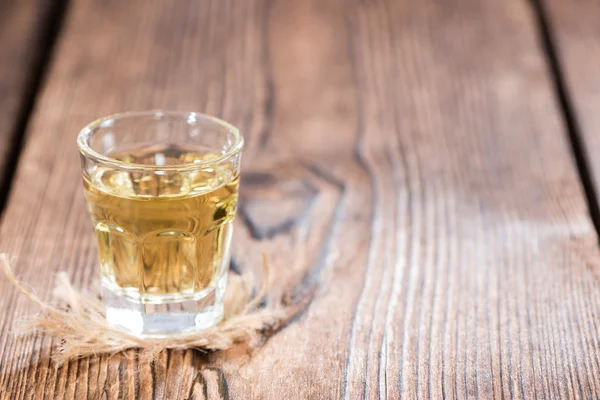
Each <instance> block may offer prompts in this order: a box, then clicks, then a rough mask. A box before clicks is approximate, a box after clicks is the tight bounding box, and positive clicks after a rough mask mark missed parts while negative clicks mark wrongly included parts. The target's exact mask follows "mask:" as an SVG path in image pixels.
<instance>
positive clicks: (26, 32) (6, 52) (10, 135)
mask: <svg viewBox="0 0 600 400" xmlns="http://www.w3.org/2000/svg"><path fill="white" fill-rule="evenodd" d="M56 3H57V2H55V3H53V2H52V1H51V0H43V1H42V0H3V1H2V2H0V186H1V185H5V184H8V182H5V180H6V178H7V177H6V176H5V174H6V172H7V171H5V169H6V167H7V163H8V164H10V162H11V161H10V158H12V157H13V156H14V154H13V151H14V150H13V148H12V147H13V146H14V144H15V142H16V141H17V137H18V135H20V134H21V132H20V130H22V126H20V125H21V123H22V120H23V113H24V112H26V110H25V109H26V108H27V107H29V104H28V103H29V102H30V97H31V96H33V95H34V94H35V93H32V92H33V91H34V90H35V87H34V86H35V84H36V81H37V80H38V77H37V74H38V70H39V67H38V64H39V63H40V62H41V61H42V58H43V52H44V50H45V49H44V47H45V46H47V45H49V44H50V43H49V41H48V40H47V38H48V36H49V34H50V32H49V30H48V27H49V26H50V25H52V23H53V21H52V19H53V18H55V17H57V15H55V13H54V12H53V11H54V9H55V7H56ZM16 151H17V152H18V149H17V150H16ZM11 167H12V166H11V165H9V166H8V168H11ZM2 192H3V188H2V187H0V193H2Z"/></svg>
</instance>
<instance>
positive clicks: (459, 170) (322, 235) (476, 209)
mask: <svg viewBox="0 0 600 400" xmlns="http://www.w3.org/2000/svg"><path fill="white" fill-rule="evenodd" d="M49 77H50V78H49V81H48V84H47V86H46V88H45V90H44V92H43V95H42V96H41V98H40V101H39V106H38V108H37V110H36V113H35V115H34V117H33V120H32V121H31V125H30V131H29V135H31V136H30V137H31V140H29V141H28V143H27V146H26V148H25V151H24V153H23V156H22V162H21V163H20V165H19V170H18V174H17V181H16V184H15V188H14V191H13V192H12V197H11V199H10V203H9V207H8V210H7V213H6V216H5V220H4V221H3V224H2V230H1V236H0V240H1V246H2V249H4V250H5V251H8V252H9V253H10V254H11V256H12V257H13V258H14V260H15V266H16V268H17V271H18V273H19V275H20V276H21V278H22V279H23V280H25V281H27V282H31V283H32V285H33V286H34V287H35V288H36V290H37V292H38V293H39V294H40V295H48V294H49V292H50V290H51V287H52V283H51V279H50V277H51V276H52V274H53V273H54V272H55V271H58V270H66V271H68V272H69V273H70V274H71V276H72V278H73V280H74V281H75V282H76V283H77V284H79V285H82V286H85V285H88V284H89V282H90V280H91V279H93V277H95V276H96V274H97V270H96V264H97V261H96V254H95V246H94V240H93V234H92V231H91V225H90V223H89V221H88V217H87V215H86V213H85V206H84V202H83V198H82V196H81V188H80V184H81V183H80V179H79V165H78V155H77V152H76V149H75V145H74V138H75V134H76V132H77V130H78V128H79V127H81V126H82V125H83V124H84V123H85V122H87V121H88V120H91V119H93V118H95V117H97V116H99V115H103V114H107V113H111V112H115V111H121V110H124V109H145V108H157V107H161V108H177V109H183V110H186V109H192V110H202V111H206V112H209V113H213V114H217V115H220V116H223V117H224V118H226V119H228V120H230V121H231V122H233V123H234V124H237V125H238V126H240V127H241V128H242V130H243V131H244V132H245V134H246V136H247V139H248V146H247V149H246V153H245V158H244V169H245V175H244V177H243V179H244V178H246V179H247V185H246V187H244V193H243V196H244V203H243V207H242V208H243V209H244V211H243V216H244V218H239V219H238V221H237V222H236V224H237V226H236V236H235V259H236V265H237V266H238V267H239V268H241V269H244V268H252V267H253V266H255V265H259V263H260V250H261V249H265V250H267V252H268V253H269V254H270V257H271V261H272V264H273V265H274V266H275V267H276V272H277V274H276V276H275V277H274V279H278V280H280V281H281V282H284V283H286V284H287V285H288V287H289V288H290V289H289V294H290V299H291V301H293V300H294V295H300V294H301V293H303V292H304V291H306V290H309V289H310V287H312V285H313V284H314V283H315V282H319V283H320V287H319V288H320V289H319V292H318V294H317V297H316V299H315V300H314V301H313V303H312V304H311V305H310V307H309V309H307V310H306V311H305V312H304V313H303V314H302V315H301V316H299V317H298V318H297V319H295V320H294V321H292V322H291V323H290V324H289V325H288V326H287V327H285V328H284V329H283V330H282V331H281V332H279V333H278V334H276V335H275V336H273V337H271V338H270V339H269V340H268V341H267V342H266V343H265V346H264V347H263V348H261V349H260V350H259V351H257V352H254V353H252V354H250V353H249V352H248V351H247V349H245V348H242V347H240V348H236V349H234V350H232V351H229V352H227V353H225V354H213V355H202V354H198V353H196V352H193V351H186V352H166V353H164V354H161V356H160V357H159V359H158V360H156V361H155V362H153V363H140V362H139V361H138V356H137V355H136V352H135V351H130V352H128V353H127V354H125V355H115V356H112V357H109V356H99V357H93V358H89V359H82V360H76V361H73V362H71V363H69V364H68V365H65V366H62V367H60V368H57V367H56V366H54V365H53V364H52V363H51V362H50V361H49V354H50V351H51V349H50V345H51V340H50V339H48V338H43V337H33V338H21V339H16V338H13V337H12V336H10V334H9V330H10V327H11V326H12V324H13V322H14V321H15V320H16V319H17V318H18V317H19V316H21V315H24V314H26V313H30V312H32V311H33V309H32V308H31V307H30V306H29V305H28V304H27V302H26V301H25V300H23V299H20V298H18V297H17V296H16V295H15V294H14V293H13V291H12V290H11V289H10V287H9V285H8V284H7V283H6V282H3V281H2V282H0V293H2V296H1V297H0V301H1V302H2V308H0V309H1V310H2V312H0V323H1V324H2V326H3V327H4V330H3V333H2V336H0V360H2V362H1V364H0V393H1V394H2V396H1V397H2V398H11V399H12V398H28V397H34V398H41V397H43V396H46V397H47V398H85V397H86V396H88V397H89V398H94V399H95V398H109V399H113V398H114V399H117V398H135V397H139V398H157V399H162V398H165V399H167V398H169V399H173V398H194V399H200V398H227V397H230V398H236V399H238V398H240V399H246V398H256V399H263V398H264V399H298V398H324V399H326V398H352V399H354V398H377V397H383V398H398V397H399V396H400V395H404V397H405V398H441V397H443V396H444V397H446V398H467V397H472V398H477V397H479V398H513V397H514V398H598V397H600V382H599V377H600V366H599V364H600V362H599V361H598V360H599V354H600V352H599V346H600V343H598V338H599V337H600V332H599V331H598V323H597V321H598V317H599V316H600V314H599V308H600V290H599V287H598V276H599V273H600V271H599V268H600V267H599V265H598V263H599V262H600V258H599V257H598V256H599V253H598V249H597V246H596V233H595V231H594V229H593V227H592V224H591V222H590V220H589V218H588V216H587V210H586V203H585V201H584V196H583V192H582V188H581V185H580V182H579V180H578V177H577V173H576V170H575V167H574V165H573V161H572V160H571V156H570V152H569V145H568V142H567V139H566V135H565V129H564V127H563V125H562V124H561V122H560V118H559V116H558V115H559V110H558V106H557V101H556V99H555V98H554V97H553V92H552V86H551V79H550V77H549V73H548V68H547V66H546V64H545V61H544V57H543V54H542V52H541V51H540V48H539V46H538V42H537V37H536V31H535V25H534V18H533V14H532V11H531V9H530V7H529V5H528V3H526V2H524V1H517V0H512V1H495V0H484V1H480V0H461V1H460V2H453V3H452V4H450V3H449V2H437V1H429V0H427V1H418V2H417V1H408V0H403V1H391V0H390V1H369V2H362V1H360V2H359V1H350V2H348V1H341V0H327V1H323V0H307V1H298V2H290V1H284V0H276V1H266V0H265V1H261V0H254V1H245V2H235V3H234V2H231V1H212V2H196V1H176V2H160V4H159V3H155V2H152V3H151V2H147V1H141V0H140V1H128V2H122V1H116V0H113V1H104V2H95V1H76V2H73V4H72V9H71V10H70V13H69V15H68V20H67V21H66V26H65V30H64V32H63V35H62V38H61V40H60V42H59V48H58V51H57V53H56V55H55V62H54V64H53V66H52V69H51V71H50V75H49ZM261 203H262V204H264V206H263V207H264V208H265V214H264V215H265V219H264V220H263V219H262V218H261V215H262V214H261V212H260V204H261ZM271 208H278V210H284V211H285V212H282V213H279V212H278V211H273V210H272V209H271ZM267 211H268V212H267ZM285 213H287V214H289V215H287V216H286V215H285Z"/></svg>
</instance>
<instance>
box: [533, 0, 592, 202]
mask: <svg viewBox="0 0 600 400" xmlns="http://www.w3.org/2000/svg"><path fill="white" fill-rule="evenodd" d="M540 4H541V6H540V9H541V11H542V12H543V13H544V15H545V16H546V20H547V21H546V23H547V24H548V31H549V35H550V36H551V39H552V42H553V45H554V47H555V52H556V57H557V62H558V64H559V68H560V73H561V74H562V75H561V77H562V80H563V81H564V82H563V84H564V86H565V87H564V89H565V91H566V96H567V98H568V101H569V102H570V105H571V107H572V109H573V110H572V113H573V115H572V116H571V117H572V118H573V119H574V121H575V126H574V129H575V130H577V132H576V134H577V135H578V136H579V139H580V141H581V142H582V147H583V152H584V156H585V158H586V159H587V163H588V167H589V168H590V171H589V173H590V175H591V181H592V182H591V184H592V185H593V190H594V191H595V196H596V201H597V199H598V198H600V162H598V157H597V154H599V152H600V135H598V127H599V126H600V113H598V112H597V111H598V99H599V98H600V96H599V95H598V93H600V66H599V65H598V60H599V59H600V26H598V23H597V21H598V18H599V17H600V4H598V2H596V1H592V0H577V1H568V2H564V1H558V0H544V1H541V2H540Z"/></svg>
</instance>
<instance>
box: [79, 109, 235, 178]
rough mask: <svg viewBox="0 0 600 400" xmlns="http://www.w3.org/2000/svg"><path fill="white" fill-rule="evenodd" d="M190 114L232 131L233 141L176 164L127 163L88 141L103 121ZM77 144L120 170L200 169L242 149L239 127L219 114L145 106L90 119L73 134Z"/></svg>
mask: <svg viewBox="0 0 600 400" xmlns="http://www.w3.org/2000/svg"><path fill="white" fill-rule="evenodd" d="M190 116H194V117H199V118H200V119H204V120H208V121H210V122H213V123H215V124H217V125H219V126H221V127H224V128H226V129H227V131H228V132H230V133H231V134H233V137H234V138H235V143H234V144H233V146H232V147H231V149H229V150H228V151H226V152H225V153H223V154H221V155H219V156H217V157H214V158H210V159H208V160H196V161H195V162H191V163H183V164H176V165H152V164H137V163H130V162H125V161H119V160H117V159H115V158H112V157H108V156H106V155H104V154H101V153H98V152H97V151H96V150H94V149H92V148H91V147H90V145H89V143H88V140H89V138H90V137H91V134H92V133H93V132H94V131H96V130H97V129H98V128H103V126H102V124H104V123H106V122H107V121H109V120H124V119H128V118H138V117H154V118H163V117H180V118H185V119H187V118H189V117H190ZM77 146H78V147H79V152H80V153H81V154H82V155H83V156H84V157H86V158H88V159H90V160H92V161H93V162H96V163H98V164H102V165H105V166H109V167H111V168H115V169H121V170H140V171H190V170H201V169H203V168H206V167H211V166H216V165H218V164H221V163H223V162H224V161H226V160H228V159H230V158H231V157H233V156H235V155H236V154H238V153H239V152H241V151H242V149H243V147H244V138H243V136H242V134H241V133H240V130H239V129H238V128H236V127H235V126H234V125H232V124H230V123H229V122H227V121H224V120H222V119H220V118H217V117H214V116H212V115H208V114H203V113H200V112H194V111H166V110H148V111H125V112H120V113H115V114H110V115H107V116H104V117H100V118H97V119H95V120H93V121H92V122H90V123H88V124H87V125H85V126H84V127H83V128H82V129H81V130H80V131H79V133H78V134H77Z"/></svg>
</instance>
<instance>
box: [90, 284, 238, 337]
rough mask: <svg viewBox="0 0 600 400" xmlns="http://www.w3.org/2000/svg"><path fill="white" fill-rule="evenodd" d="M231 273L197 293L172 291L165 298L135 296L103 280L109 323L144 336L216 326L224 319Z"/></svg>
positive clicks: (158, 335) (159, 335) (103, 295)
mask: <svg viewBox="0 0 600 400" xmlns="http://www.w3.org/2000/svg"><path fill="white" fill-rule="evenodd" d="M226 285H227V273H224V274H222V276H221V277H220V278H219V279H218V281H217V282H215V285H214V286H211V287H209V288H207V289H205V290H203V291H201V292H198V293H196V294H194V295H189V294H186V295H182V296H180V297H177V296H173V295H169V297H168V298H165V299H164V300H162V299H161V298H160V296H155V297H154V298H153V299H152V301H148V299H145V300H139V299H132V298H131V297H130V296H127V295H124V294H122V293H119V290H118V289H116V288H115V287H114V286H112V285H110V284H109V283H107V282H102V300H103V301H104V304H105V305H106V319H107V320H108V323H109V324H110V325H111V326H113V327H115V328H118V329H122V330H124V331H127V332H129V333H132V334H134V335H137V336H142V337H164V336H169V335H174V334H180V333H189V332H194V331H199V330H203V329H207V328H210V327H213V326H215V325H216V324H218V323H219V322H220V321H221V320H222V319H223V301H224V297H225V287H226Z"/></svg>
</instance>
